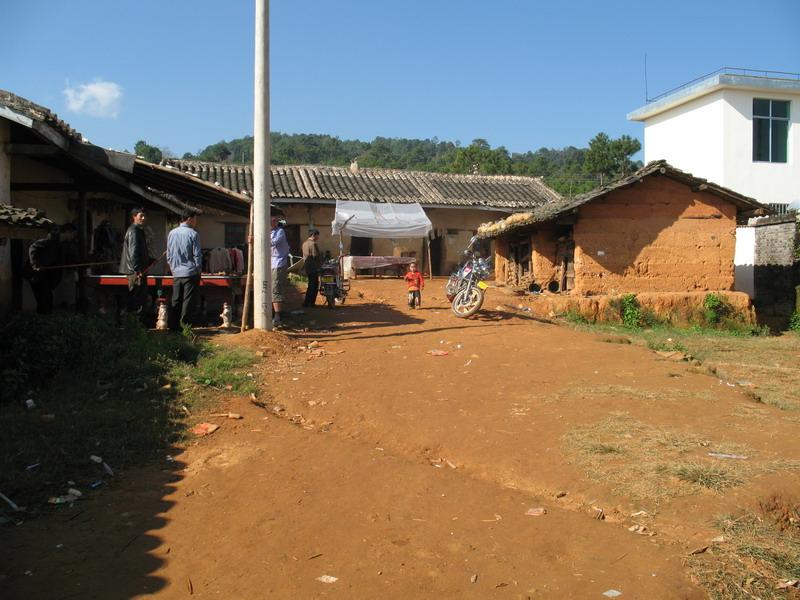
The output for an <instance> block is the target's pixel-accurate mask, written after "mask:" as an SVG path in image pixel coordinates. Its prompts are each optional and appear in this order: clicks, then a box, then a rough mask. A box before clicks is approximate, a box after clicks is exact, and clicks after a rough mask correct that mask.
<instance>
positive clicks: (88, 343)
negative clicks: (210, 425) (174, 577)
mask: <svg viewBox="0 0 800 600" xmlns="http://www.w3.org/2000/svg"><path fill="white" fill-rule="evenodd" d="M0 335H1V336H2V338H3V339H5V340H9V341H10V343H9V344H7V345H6V347H4V349H3V350H2V353H0V371H1V372H2V377H3V381H4V383H5V385H4V386H3V387H2V393H1V395H0V430H2V431H3V436H2V438H1V439H0V491H2V492H3V493H5V494H6V495H8V496H10V497H12V499H14V500H15V501H16V502H17V503H18V504H23V505H29V506H30V505H34V506H35V505H37V504H38V503H40V502H43V501H45V500H46V498H47V496H48V495H51V494H59V493H63V491H64V490H65V489H66V487H67V485H66V482H67V481H68V480H72V481H74V482H76V485H75V486H73V487H78V488H79V489H85V486H87V485H88V484H89V483H91V482H93V481H96V480H99V479H102V477H103V470H102V468H101V467H100V466H99V465H96V464H95V463H92V462H91V461H90V460H89V456H90V455H98V456H101V457H102V458H103V459H104V460H105V461H106V462H107V463H108V464H110V465H111V466H112V467H113V468H114V469H120V468H125V467H129V466H132V465H136V464H141V463H142V462H145V461H147V460H149V459H152V458H154V457H156V456H163V453H164V449H165V448H167V447H169V446H170V445H172V444H175V443H177V442H179V441H181V440H182V439H183V437H184V435H185V430H186V426H187V423H188V421H190V420H191V419H192V418H191V417H189V415H188V414H187V412H188V413H190V414H194V413H196V412H197V411H198V410H202V409H203V408H204V407H205V406H208V405H210V404H211V403H213V402H215V401H216V399H217V398H218V394H217V393H216V390H219V389H221V390H229V391H230V392H233V393H237V392H238V393H249V392H250V391H255V382H254V381H253V378H252V377H248V376H247V372H246V369H247V368H248V367H249V365H251V364H252V363H253V360H254V359H253V358H251V357H250V356H248V355H247V353H246V352H244V351H242V350H236V351H231V350H227V349H222V348H217V347H212V346H210V345H207V344H199V343H197V342H195V341H193V340H192V339H189V338H187V337H186V336H183V335H175V334H170V333H165V332H152V331H147V330H145V329H143V328H142V327H141V326H139V325H138V323H136V322H133V321H131V322H128V323H125V324H124V326H123V327H119V326H118V325H117V324H116V323H115V322H113V321H110V320H106V319H103V318H100V317H89V316H77V315H67V314H56V315H48V316H39V315H21V316H19V317H17V318H15V319H13V320H12V321H11V322H9V323H7V324H6V325H4V326H3V328H2V330H1V331H0ZM28 399H30V400H32V401H33V405H34V407H33V408H28V407H27V405H26V400H28Z"/></svg>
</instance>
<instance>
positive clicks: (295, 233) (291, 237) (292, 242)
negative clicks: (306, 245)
mask: <svg viewBox="0 0 800 600" xmlns="http://www.w3.org/2000/svg"><path fill="white" fill-rule="evenodd" d="M283 232H284V233H285V234H286V241H287V242H289V254H291V255H292V256H303V252H302V247H303V245H302V243H301V241H300V225H285V226H284V227H283Z"/></svg>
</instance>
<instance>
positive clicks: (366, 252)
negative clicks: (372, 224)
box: [350, 236, 372, 256]
mask: <svg viewBox="0 0 800 600" xmlns="http://www.w3.org/2000/svg"><path fill="white" fill-rule="evenodd" d="M371 254H372V238H366V237H355V236H353V237H352V238H350V255H351V256H370V255H371Z"/></svg>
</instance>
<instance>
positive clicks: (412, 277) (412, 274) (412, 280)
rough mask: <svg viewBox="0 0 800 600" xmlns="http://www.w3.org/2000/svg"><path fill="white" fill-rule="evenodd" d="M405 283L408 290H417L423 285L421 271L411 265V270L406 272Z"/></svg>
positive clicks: (423, 279)
mask: <svg viewBox="0 0 800 600" xmlns="http://www.w3.org/2000/svg"><path fill="white" fill-rule="evenodd" d="M405 280H406V284H407V285H408V291H409V292H417V291H419V290H421V289H423V288H424V287H425V278H424V277H422V273H420V272H419V271H417V270H416V267H415V266H413V265H412V266H411V270H409V272H408V273H406V276H405Z"/></svg>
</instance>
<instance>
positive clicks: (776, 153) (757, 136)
mask: <svg viewBox="0 0 800 600" xmlns="http://www.w3.org/2000/svg"><path fill="white" fill-rule="evenodd" d="M788 140H789V101H788V100H766V99H763V98H754V99H753V160H754V161H763V162H777V163H785V162H786V158H787V154H788V153H787V151H786V148H787V145H788Z"/></svg>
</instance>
